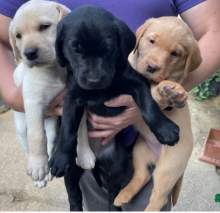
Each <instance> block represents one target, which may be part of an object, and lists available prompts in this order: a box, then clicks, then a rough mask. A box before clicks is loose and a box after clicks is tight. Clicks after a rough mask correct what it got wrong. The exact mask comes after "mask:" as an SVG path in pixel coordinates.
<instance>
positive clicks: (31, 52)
mask: <svg viewBox="0 0 220 213" xmlns="http://www.w3.org/2000/svg"><path fill="white" fill-rule="evenodd" d="M24 55H25V56H26V58H27V59H28V60H29V61H33V60H35V59H37V48H35V47H30V48H27V49H25V51H24Z"/></svg>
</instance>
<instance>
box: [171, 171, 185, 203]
mask: <svg viewBox="0 0 220 213" xmlns="http://www.w3.org/2000/svg"><path fill="white" fill-rule="evenodd" d="M182 182H183V175H182V176H181V177H180V178H179V180H178V181H177V182H176V185H175V186H174V188H173V194H172V202H173V206H175V205H176V203H177V200H178V197H179V194H180V189H181V186H182Z"/></svg>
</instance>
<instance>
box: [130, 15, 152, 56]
mask: <svg viewBox="0 0 220 213" xmlns="http://www.w3.org/2000/svg"><path fill="white" fill-rule="evenodd" d="M153 21H154V18H151V19H148V20H147V21H146V22H145V23H144V24H143V25H141V26H140V27H139V28H138V29H137V31H136V44H135V47H134V50H133V51H134V54H135V52H136V50H137V49H138V45H139V43H140V40H141V38H142V37H143V35H144V33H145V32H146V30H147V28H148V27H149V26H150V24H151V23H152V22H153Z"/></svg>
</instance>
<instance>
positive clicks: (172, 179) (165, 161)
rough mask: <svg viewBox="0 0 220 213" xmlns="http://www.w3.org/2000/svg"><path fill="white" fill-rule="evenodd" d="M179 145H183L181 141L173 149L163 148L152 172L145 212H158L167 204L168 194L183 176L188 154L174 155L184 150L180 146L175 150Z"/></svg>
mask: <svg viewBox="0 0 220 213" xmlns="http://www.w3.org/2000/svg"><path fill="white" fill-rule="evenodd" d="M181 143H182V144H184V142H183V141H179V143H178V144H177V145H176V146H175V147H167V146H164V147H163V150H162V154H161V156H160V159H159V161H158V163H157V166H156V169H155V171H154V188H153V190H152V194H151V198H150V202H149V204H148V206H147V208H146V209H145V211H160V210H161V209H162V207H163V206H164V205H165V204H166V203H167V201H168V195H169V193H170V192H171V190H172V189H173V187H174V186H175V185H176V183H177V181H178V180H179V179H180V177H181V176H182V175H183V173H184V171H185V168H186V165H187V162H188V159H189V156H190V154H189V155H188V154H185V156H184V155H176V154H175V153H179V154H181V153H180V152H178V151H177V150H179V149H182V150H184V147H182V146H180V147H179V148H177V146H179V145H180V144H181ZM185 145H186V144H185ZM186 149H187V148H186ZM187 152H188V151H186V153H187ZM183 153H184V151H183Z"/></svg>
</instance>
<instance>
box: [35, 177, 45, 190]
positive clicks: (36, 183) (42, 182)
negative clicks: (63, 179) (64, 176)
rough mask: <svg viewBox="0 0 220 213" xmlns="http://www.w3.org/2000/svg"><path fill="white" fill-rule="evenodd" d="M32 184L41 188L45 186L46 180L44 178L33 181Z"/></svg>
mask: <svg viewBox="0 0 220 213" xmlns="http://www.w3.org/2000/svg"><path fill="white" fill-rule="evenodd" d="M34 185H35V186H36V187H38V188H39V189H42V188H44V187H46V185H47V181H46V180H45V179H44V180H42V181H34Z"/></svg>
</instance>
